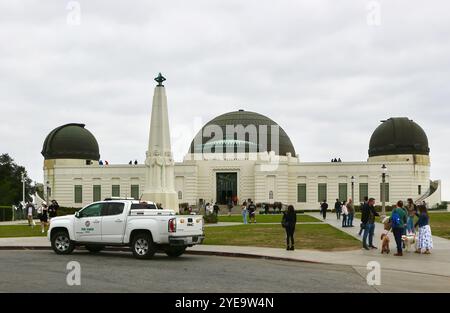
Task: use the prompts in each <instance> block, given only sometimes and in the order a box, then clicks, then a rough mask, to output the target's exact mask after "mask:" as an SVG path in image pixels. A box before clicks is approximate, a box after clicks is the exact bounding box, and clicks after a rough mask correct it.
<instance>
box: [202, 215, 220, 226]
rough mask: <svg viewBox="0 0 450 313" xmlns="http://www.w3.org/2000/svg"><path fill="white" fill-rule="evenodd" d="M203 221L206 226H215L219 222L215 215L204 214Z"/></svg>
mask: <svg viewBox="0 0 450 313" xmlns="http://www.w3.org/2000/svg"><path fill="white" fill-rule="evenodd" d="M203 219H204V220H205V223H206V224H217V222H218V220H219V219H218V217H217V215H216V214H206V215H204V216H203Z"/></svg>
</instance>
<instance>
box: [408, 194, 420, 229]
mask: <svg viewBox="0 0 450 313" xmlns="http://www.w3.org/2000/svg"><path fill="white" fill-rule="evenodd" d="M406 210H407V211H408V218H407V221H406V234H407V235H410V234H414V232H415V227H414V217H415V216H419V214H418V213H417V205H415V204H414V202H413V199H411V198H409V199H408V200H407V204H406Z"/></svg>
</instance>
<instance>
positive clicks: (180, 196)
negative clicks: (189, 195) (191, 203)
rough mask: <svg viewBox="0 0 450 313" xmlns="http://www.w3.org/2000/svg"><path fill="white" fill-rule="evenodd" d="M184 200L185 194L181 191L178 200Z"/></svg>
mask: <svg viewBox="0 0 450 313" xmlns="http://www.w3.org/2000/svg"><path fill="white" fill-rule="evenodd" d="M181 199H183V192H182V191H181V190H180V191H178V200H181Z"/></svg>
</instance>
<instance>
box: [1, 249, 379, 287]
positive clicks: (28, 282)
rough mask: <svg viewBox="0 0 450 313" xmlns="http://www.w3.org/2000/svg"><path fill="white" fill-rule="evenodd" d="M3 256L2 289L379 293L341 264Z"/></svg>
mask: <svg viewBox="0 0 450 313" xmlns="http://www.w3.org/2000/svg"><path fill="white" fill-rule="evenodd" d="M0 260H1V261H0V264H1V266H0V292H52V293H54V292H182V293H209V292H219V293H227V292H238V293H249V292H255V293H259V292H261V293H264V292H377V290H376V289H374V288H373V287H370V286H368V285H367V283H366V279H365V277H364V275H361V274H360V273H358V271H356V270H355V269H353V268H352V267H351V266H342V265H324V264H311V263H303V262H288V261H278V260H265V259H248V258H234V257H220V256H204V255H183V256H182V257H180V258H177V259H170V258H168V257H167V256H165V255H162V254H157V255H156V256H155V258H153V259H151V260H137V259H134V258H133V256H132V255H131V254H130V253H127V252H102V253H100V254H96V255H92V254H89V253H88V252H85V251H77V252H75V253H73V254H71V255H68V256H62V255H56V254H55V253H54V252H53V251H49V250H44V251H36V250H34V251H27V250H4V251H0ZM70 261H77V262H79V264H80V266H81V275H80V277H81V280H80V282H81V285H80V286H77V285H75V286H69V285H68V284H67V282H66V278H67V276H68V274H70V273H71V269H69V270H67V269H66V266H67V264H68V262H70ZM69 276H70V275H69ZM70 277H72V276H70Z"/></svg>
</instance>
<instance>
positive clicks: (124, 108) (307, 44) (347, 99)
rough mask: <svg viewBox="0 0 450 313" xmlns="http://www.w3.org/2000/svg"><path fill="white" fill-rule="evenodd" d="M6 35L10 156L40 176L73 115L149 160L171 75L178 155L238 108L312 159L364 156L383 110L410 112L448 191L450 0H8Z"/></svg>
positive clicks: (111, 154) (105, 141) (1, 139)
mask: <svg viewBox="0 0 450 313" xmlns="http://www.w3.org/2000/svg"><path fill="white" fill-rule="evenodd" d="M77 3H78V4H79V8H80V10H78V7H77ZM377 4H379V5H380V10H379V11H378V9H377ZM71 8H72V9H71ZM77 12H80V16H81V18H80V20H79V22H80V23H79V25H76V24H77V21H78V20H77ZM378 12H379V14H378ZM0 42H1V44H0V106H1V112H0V113H1V114H0V153H5V152H6V153H9V154H10V155H11V156H12V157H13V158H14V159H15V160H16V161H17V162H18V163H19V164H22V165H24V166H26V168H27V170H28V171H29V174H30V176H31V177H32V178H33V179H34V180H36V181H38V182H42V180H43V174H42V167H43V157H42V156H41V154H40V152H41V149H42V143H43V141H44V139H45V137H46V135H47V134H48V133H49V132H50V131H51V130H52V129H53V128H55V127H57V126H59V125H62V124H65V123H70V122H80V123H85V124H86V128H87V129H89V130H90V131H91V132H92V133H93V134H94V135H95V136H96V138H97V140H98V142H99V145H100V154H101V158H102V159H106V160H108V161H110V163H127V162H128V161H129V160H130V159H138V160H139V161H140V162H143V160H144V157H145V151H146V149H147V142H148V131H149V121H150V111H151V102H152V95H153V88H154V86H155V82H154V81H153V78H154V77H156V75H157V73H158V72H162V73H163V74H164V76H165V77H166V78H167V81H166V82H165V86H166V90H167V96H168V103H169V115H170V124H171V125H170V126H171V132H172V133H171V136H172V137H173V138H172V145H173V149H174V155H175V158H176V160H181V159H182V158H183V156H184V154H185V153H186V152H187V150H188V147H189V144H190V141H191V140H192V138H193V136H194V134H195V130H196V128H195V125H196V124H197V125H198V124H199V123H201V124H203V123H206V122H207V121H209V120H210V119H212V118H213V117H215V116H217V115H219V114H222V113H225V112H228V111H232V110H237V109H245V110H249V111H255V112H259V113H261V114H264V115H267V116H269V117H271V118H272V119H273V120H275V121H276V122H277V123H279V124H280V125H281V126H282V127H283V128H284V130H285V131H286V132H287V133H288V135H289V136H290V138H291V140H292V142H293V144H294V146H295V148H296V151H297V153H299V154H300V158H301V160H302V161H329V160H330V159H331V158H332V157H341V158H342V160H343V161H362V160H366V159H367V150H368V144H369V139H370V135H371V134H372V132H373V130H374V129H375V128H376V127H377V126H378V125H379V123H380V120H383V119H387V118H389V117H393V116H407V117H409V118H411V119H413V120H415V121H416V122H417V123H419V125H421V126H422V127H423V128H424V130H425V131H426V133H427V134H428V138H429V141H430V148H431V157H432V167H431V171H432V173H431V174H432V178H433V179H442V180H443V182H444V185H443V187H444V189H443V198H444V199H450V191H449V187H450V162H449V154H450V145H449V138H450V127H449V121H450V118H449V117H450V106H449V105H448V99H450V88H449V82H450V2H449V1H448V0H441V1H419V0H417V1H411V0H390V1H386V0H384V1H368V0H347V1H336V0H329V1H325V0H324V1H319V0H314V1H301V0H280V1H267V0H254V1H253V0H251V1H250V0H202V1H199V0H191V1H186V0H180V1H172V0H164V1H148V0H147V1H93V0H89V1H86V0H85V1H77V2H75V3H74V2H73V1H61V0H58V1H56V0H55V1H32V0H28V1H19V0H17V1H6V0H0Z"/></svg>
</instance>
